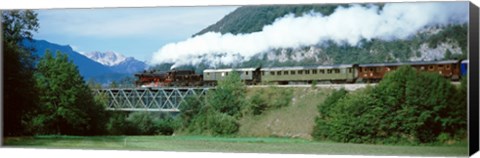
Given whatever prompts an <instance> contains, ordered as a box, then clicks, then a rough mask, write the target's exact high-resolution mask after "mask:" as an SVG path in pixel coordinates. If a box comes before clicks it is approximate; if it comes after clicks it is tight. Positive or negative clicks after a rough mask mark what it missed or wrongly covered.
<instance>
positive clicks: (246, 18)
mask: <svg viewBox="0 0 480 158" xmlns="http://www.w3.org/2000/svg"><path fill="white" fill-rule="evenodd" d="M336 7H337V5H266V6H245V7H240V8H238V9H236V10H235V11H233V12H232V13H230V14H228V15H227V16H225V17H224V18H223V19H221V20H220V21H218V22H217V23H215V24H213V25H210V26H208V27H207V28H205V29H203V30H202V31H200V32H199V33H197V34H195V35H200V34H204V33H206V32H221V33H232V34H239V33H252V32H257V31H261V30H262V28H263V26H265V25H269V24H272V23H273V22H274V21H275V19H277V18H279V17H282V16H285V15H287V14H295V16H301V15H302V14H304V13H307V12H310V11H314V12H320V13H322V14H324V15H330V14H331V13H333V11H334V9H335V8H336Z"/></svg>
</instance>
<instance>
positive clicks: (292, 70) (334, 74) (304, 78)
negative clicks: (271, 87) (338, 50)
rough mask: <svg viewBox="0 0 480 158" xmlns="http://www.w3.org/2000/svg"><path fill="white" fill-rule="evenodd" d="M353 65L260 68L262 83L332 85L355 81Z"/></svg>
mask: <svg viewBox="0 0 480 158" xmlns="http://www.w3.org/2000/svg"><path fill="white" fill-rule="evenodd" d="M356 76H357V74H356V68H355V65H333V66H314V67H276V68H262V69H261V78H262V82H275V83H279V84H295V83H311V82H313V81H330V82H333V83H342V82H348V83H352V82H355V80H356Z"/></svg>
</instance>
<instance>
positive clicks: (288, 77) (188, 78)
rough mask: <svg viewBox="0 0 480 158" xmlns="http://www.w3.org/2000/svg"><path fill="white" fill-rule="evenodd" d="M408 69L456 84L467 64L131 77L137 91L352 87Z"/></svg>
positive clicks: (180, 72)
mask: <svg viewBox="0 0 480 158" xmlns="http://www.w3.org/2000/svg"><path fill="white" fill-rule="evenodd" d="M403 65H410V66H412V67H413V68H415V69H417V70H419V71H426V72H434V73H438V74H440V75H442V76H444V77H445V78H448V79H451V80H453V81H457V80H459V79H460V78H461V76H462V75H466V74H467V67H468V66H467V65H468V60H444V61H426V62H425V61H419V62H404V63H375V64H342V65H328V66H296V67H269V68H261V67H258V68H238V69H237V68H230V69H205V70H204V71H203V75H201V74H196V73H195V72H194V71H192V70H175V69H174V70H170V71H166V72H157V71H144V72H143V73H138V74H135V76H136V77H137V78H138V80H137V81H136V85H137V87H170V86H215V85H216V84H217V82H218V81H220V80H223V79H225V77H226V76H228V75H230V74H231V73H233V72H236V73H238V74H239V76H240V78H241V80H242V81H244V82H245V83H246V84H248V85H255V84H260V83H262V82H265V83H276V84H281V85H286V84H310V83H313V82H329V83H355V82H378V81H380V80H381V79H382V78H383V76H384V75H385V74H386V73H388V72H390V71H394V70H395V69H397V68H398V67H400V66H403Z"/></svg>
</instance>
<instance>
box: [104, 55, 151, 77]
mask: <svg viewBox="0 0 480 158" xmlns="http://www.w3.org/2000/svg"><path fill="white" fill-rule="evenodd" d="M110 68H111V69H112V70H113V71H115V72H126V73H129V74H134V73H137V72H140V71H143V70H145V69H147V68H148V65H147V64H146V63H145V62H141V61H139V60H137V59H135V58H133V57H127V58H125V60H123V61H122V62H120V63H118V64H116V65H113V66H111V67H110Z"/></svg>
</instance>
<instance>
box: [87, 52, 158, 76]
mask: <svg viewBox="0 0 480 158" xmlns="http://www.w3.org/2000/svg"><path fill="white" fill-rule="evenodd" d="M84 55H85V56H86V57H88V58H90V59H92V60H94V61H97V62H98V63H100V64H103V65H105V66H108V67H109V68H110V69H111V70H113V71H114V72H118V73H126V74H134V73H137V72H140V71H143V70H145V69H146V68H147V66H148V65H147V64H146V63H145V62H142V61H139V60H137V59H135V58H133V57H125V56H124V55H122V54H120V53H117V52H113V51H107V52H99V51H95V52H90V53H86V54H84Z"/></svg>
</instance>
